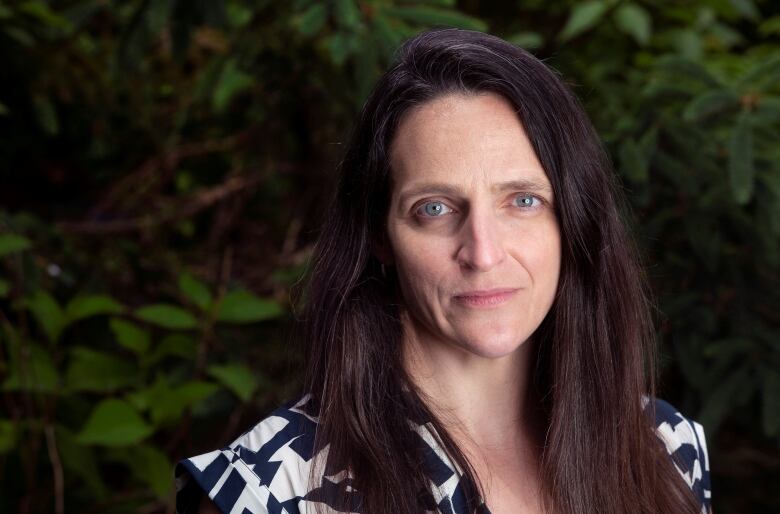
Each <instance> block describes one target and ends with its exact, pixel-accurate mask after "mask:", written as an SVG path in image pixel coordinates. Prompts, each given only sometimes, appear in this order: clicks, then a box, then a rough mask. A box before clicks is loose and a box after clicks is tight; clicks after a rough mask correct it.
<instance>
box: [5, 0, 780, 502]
mask: <svg viewBox="0 0 780 514" xmlns="http://www.w3.org/2000/svg"><path fill="white" fill-rule="evenodd" d="M434 26H455V27H462V28H469V29H476V30H481V31H488V32H491V33H494V34H496V35H499V36H501V37H503V38H505V39H508V40H509V41H512V42H514V43H516V44H518V45H521V46H523V47H524V48H527V49H529V50H530V51H532V52H533V53H534V54H535V55H536V56H538V57H539V58H541V59H543V60H544V61H545V62H546V63H547V64H548V65H550V66H553V67H554V68H556V69H557V70H559V71H560V72H561V73H562V74H563V76H564V78H565V79H566V81H567V83H568V84H569V85H570V86H571V87H572V88H573V90H574V91H575V93H576V94H577V95H578V96H579V97H580V98H581V99H582V101H583V103H584V105H585V106H586V109H587V111H588V113H589V115H590V116H591V118H592V120H593V122H594V123H595V125H596V127H597V129H598V131H599V133H600V135H601V137H602V138H603V141H604V143H605V145H606V147H607V149H608V151H609V153H610V155H611V158H612V160H613V162H614V165H615V168H616V170H617V172H618V174H619V176H620V178H621V181H622V187H623V188H624V190H625V193H626V196H627V198H628V199H629V203H630V207H631V211H632V214H631V215H627V220H628V223H629V224H630V226H631V229H632V232H633V234H634V235H635V237H636V239H637V242H638V244H639V246H640V248H641V251H642V253H643V258H644V263H645V265H646V266H647V270H648V274H649V276H650V280H651V282H652V286H653V288H654V293H655V295H656V310H655V312H654V315H655V317H656V320H657V330H658V339H659V344H660V348H661V364H662V370H661V372H662V376H661V383H660V389H659V396H661V397H662V398H665V399H667V400H668V401H670V402H671V403H672V404H673V405H675V406H676V407H678V408H679V409H680V410H681V411H682V412H683V413H685V414H686V415H688V416H689V417H692V418H694V419H696V420H697V421H699V422H701V423H702V424H703V425H704V427H705V429H706V434H707V442H708V446H709V452H710V461H711V468H712V488H713V500H714V506H715V511H716V512H718V513H719V514H723V513H730V512H737V513H754V512H755V513H757V512H762V513H765V512H780V493H778V485H780V449H779V448H780V323H778V321H779V319H780V308H779V307H780V280H779V279H778V275H779V274H780V244H779V243H780V144H779V143H780V2H777V1H773V0H763V1H762V0H687V1H675V0H624V1H618V0H593V1H579V2H578V1H571V0H545V1H542V0H523V1H513V2H510V1H505V2H499V1H494V2H479V1H476V0H464V1H454V0H429V1H409V2H402V1H397V0H330V1H311V0H291V1H284V2H281V1H273V0H265V1H264V0H189V1H184V0H127V1H111V0H83V1H43V0H30V1H7V0H0V172H1V173H2V182H0V339H1V340H0V395H1V397H2V400H0V511H1V512H4V513H44V512H46V513H48V512H53V513H56V514H61V513H63V512H66V511H67V512H80V513H99V512H117V513H122V512H135V513H146V514H152V513H171V512H173V483H172V468H173V465H174V463H175V462H176V461H177V460H178V459H180V458H182V457H184V456H190V455H193V454H196V453H200V452H203V451H207V450H211V449H214V448H217V447H219V446H221V445H224V444H226V443H228V442H229V441H231V440H232V439H233V438H235V437H236V436H238V435H239V434H240V433H242V432H243V431H244V430H246V429H247V428H249V427H250V426H251V425H252V424H253V423H254V422H256V421H257V420H259V419H260V417H261V416H263V415H264V414H266V413H268V412H269V410H270V409H271V408H273V407H275V406H277V405H278V404H279V403H281V402H283V401H285V400H286V399H288V398H289V397H290V395H292V394H293V392H294V391H295V389H296V387H297V386H298V384H299V379H300V375H299V366H298V364H299V359H300V357H299V352H298V349H297V348H296V346H295V345H294V344H293V341H292V337H291V336H292V332H291V327H292V321H293V320H294V319H295V310H294V308H293V302H292V301H291V289H292V288H293V287H294V286H295V285H296V283H298V282H299V281H300V280H301V277H302V276H304V275H305V272H306V265H307V259H308V257H309V255H310V252H311V245H312V242H313V240H314V238H315V236H316V233H317V232H316V231H317V227H318V223H319V221H320V220H321V218H322V213H323V209H324V207H325V202H326V201H327V199H328V197H329V194H330V191H331V190H332V187H333V182H334V169H335V167H336V165H337V164H338V162H339V158H340V156H341V153H342V151H343V149H344V144H345V140H346V137H347V135H348V131H349V128H350V126H351V124H352V121H353V119H354V116H355V114H356V113H357V112H358V110H359V108H360V107H361V105H362V103H363V101H364V99H365V98H366V95H367V93H368V91H369V90H370V88H371V86H372V84H373V83H374V81H375V80H376V79H377V78H378V76H379V74H380V73H381V71H382V70H383V69H384V68H385V67H386V65H387V64H388V63H389V62H390V59H391V57H392V54H393V51H394V50H395V49H396V48H397V46H398V45H399V43H400V42H401V41H403V40H404V39H406V38H408V37H410V36H412V35H414V34H415V33H417V32H419V31H420V30H423V29H426V28H430V27H434Z"/></svg>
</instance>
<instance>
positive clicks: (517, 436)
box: [402, 313, 540, 453]
mask: <svg viewBox="0 0 780 514" xmlns="http://www.w3.org/2000/svg"><path fill="white" fill-rule="evenodd" d="M402 321H403V325H404V338H403V352H404V365H405V368H406V371H407V373H408V375H409V376H410V378H411V379H412V380H413V381H414V383H415V385H416V386H417V388H418V390H420V392H421V393H422V394H423V395H424V400H426V403H427V404H428V406H429V408H430V409H431V410H432V411H433V412H434V414H435V415H436V416H437V417H438V418H439V419H440V420H441V421H442V422H443V423H444V424H445V426H446V428H447V430H448V432H449V433H450V434H451V435H452V437H453V438H454V439H455V440H456V441H457V442H458V444H459V445H461V446H462V447H463V446H465V447H468V448H475V449H476V448H478V449H479V450H480V452H488V453H491V452H501V451H507V450H517V449H520V448H527V447H529V446H530V445H533V444H535V443H536V439H535V434H538V427H539V421H540V420H539V417H538V414H537V409H536V405H537V402H536V401H535V399H534V398H533V396H532V395H530V394H529V377H530V375H531V367H532V364H533V362H534V355H535V354H534V350H535V348H534V346H535V345H534V344H533V342H532V341H531V340H528V341H525V342H523V344H521V345H520V346H519V347H518V348H517V349H516V350H515V351H514V352H512V353H511V354H508V355H505V356H502V357H499V358H487V357H482V356H479V355H475V354H473V353H471V352H468V351H466V350H464V349H463V348H460V347H458V346H456V345H454V344H452V343H450V342H447V341H442V340H439V339H437V338H435V337H432V336H431V335H430V334H429V333H424V332H421V331H420V330H419V329H417V328H415V327H416V324H413V323H411V322H410V321H409V319H408V314H406V313H404V314H403V315H402Z"/></svg>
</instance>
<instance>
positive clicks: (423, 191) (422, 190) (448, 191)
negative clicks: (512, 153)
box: [399, 179, 552, 204]
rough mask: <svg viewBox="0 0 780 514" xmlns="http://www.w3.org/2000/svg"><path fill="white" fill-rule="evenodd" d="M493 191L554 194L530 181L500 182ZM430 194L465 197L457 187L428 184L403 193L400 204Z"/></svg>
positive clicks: (542, 184) (549, 189)
mask: <svg viewBox="0 0 780 514" xmlns="http://www.w3.org/2000/svg"><path fill="white" fill-rule="evenodd" d="M491 190H492V191H493V192H495V193H503V192H506V191H517V190H520V191H529V192H534V193H547V194H550V195H551V194H552V188H551V187H550V186H549V185H547V184H545V183H542V182H539V181H536V180H529V179H521V180H510V181H508V182H499V183H497V184H493V186H492V187H491ZM430 194H445V195H449V196H463V190H461V189H460V188H459V187H457V186H453V185H451V184H443V183H428V184H421V185H419V186H417V187H414V188H412V189H409V190H408V191H404V192H403V193H401V195H400V198H399V203H401V204H403V203H405V202H406V201H407V200H408V199H409V198H411V197H414V196H419V195H430Z"/></svg>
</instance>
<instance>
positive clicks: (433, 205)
mask: <svg viewBox="0 0 780 514" xmlns="http://www.w3.org/2000/svg"><path fill="white" fill-rule="evenodd" d="M451 211H452V209H450V208H449V207H447V206H446V205H445V204H444V203H443V202H426V203H424V204H422V205H421V206H420V207H419V208H418V209H417V213H418V214H420V215H422V216H430V217H437V216H441V215H442V214H447V213H448V212H451Z"/></svg>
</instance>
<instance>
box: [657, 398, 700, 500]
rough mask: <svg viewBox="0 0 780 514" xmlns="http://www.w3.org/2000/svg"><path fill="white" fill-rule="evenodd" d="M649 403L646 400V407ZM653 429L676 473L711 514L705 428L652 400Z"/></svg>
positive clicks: (675, 409) (665, 403) (667, 404)
mask: <svg viewBox="0 0 780 514" xmlns="http://www.w3.org/2000/svg"><path fill="white" fill-rule="evenodd" d="M648 406H650V402H648V401H647V398H645V408H647V407H648ZM652 407H653V410H654V415H655V430H656V434H657V435H658V437H659V438H660V439H661V441H662V442H663V443H664V446H665V447H666V451H667V453H668V454H669V456H670V457H671V458H672V460H673V462H674V464H675V466H676V467H677V470H678V471H679V472H680V474H681V475H682V477H683V479H684V480H685V482H686V483H687V484H688V486H689V487H690V488H691V489H692V490H693V492H694V494H695V495H696V497H697V498H698V499H699V501H700V502H701V504H702V511H703V512H710V511H711V496H712V492H711V488H710V461H709V456H708V454H707V441H706V438H705V435H704V428H703V427H702V425H701V424H699V423H697V422H696V421H694V420H692V419H690V418H687V417H686V416H684V415H683V414H682V413H681V412H680V411H679V410H678V409H677V408H676V407H674V406H673V405H671V404H670V403H669V402H667V401H664V400H661V399H659V398H653V402H652Z"/></svg>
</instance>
